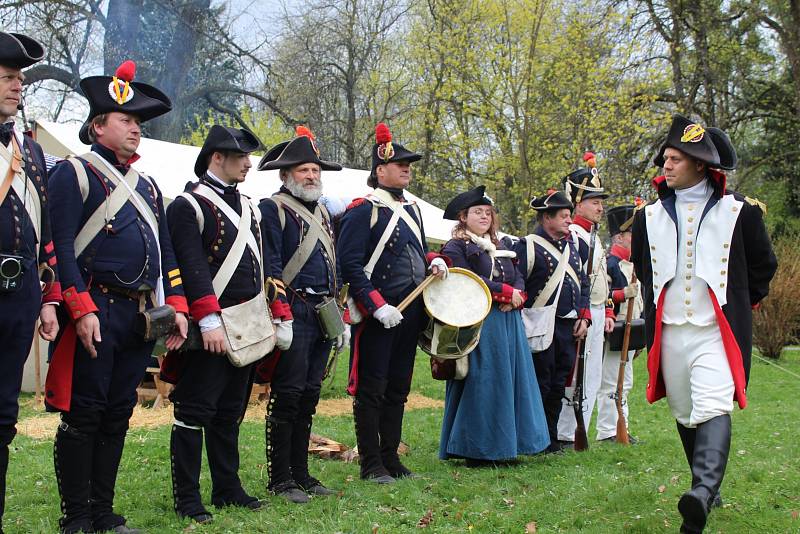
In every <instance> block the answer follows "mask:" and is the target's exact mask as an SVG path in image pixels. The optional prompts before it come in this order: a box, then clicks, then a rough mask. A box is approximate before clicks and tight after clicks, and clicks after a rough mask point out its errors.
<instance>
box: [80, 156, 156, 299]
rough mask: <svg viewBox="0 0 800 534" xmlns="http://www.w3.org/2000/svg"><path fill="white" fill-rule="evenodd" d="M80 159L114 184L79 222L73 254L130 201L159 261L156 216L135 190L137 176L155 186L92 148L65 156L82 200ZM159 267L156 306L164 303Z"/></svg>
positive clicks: (83, 184)
mask: <svg viewBox="0 0 800 534" xmlns="http://www.w3.org/2000/svg"><path fill="white" fill-rule="evenodd" d="M81 159H82V160H84V161H86V162H88V163H90V164H92V166H93V167H94V168H95V169H96V170H97V171H98V172H100V173H102V174H103V176H105V177H106V178H108V180H109V181H110V182H111V183H112V184H114V190H113V191H112V192H111V194H110V195H108V196H107V197H106V199H105V200H104V201H103V202H102V203H101V204H100V205H99V206H98V207H97V209H95V210H94V212H93V213H92V214H91V215H90V216H89V218H88V219H87V220H86V223H85V224H84V225H83V227H82V228H81V229H80V230H79V231H78V235H77V236H75V242H74V249H75V256H76V257H77V256H79V255H80V254H81V253H82V252H83V251H84V250H86V247H87V246H89V243H91V242H92V240H93V239H94V238H95V237H96V236H97V234H99V233H100V232H101V231H102V230H103V228H105V226H106V225H107V224H108V221H110V220H111V219H112V218H113V217H114V216H116V214H117V213H119V210H121V209H122V207H123V206H124V205H125V203H126V202H128V201H130V203H131V204H132V205H133V207H134V208H135V209H136V211H137V212H138V213H139V215H140V216H141V217H142V218H143V219H144V220H145V222H146V223H147V225H148V226H149V227H150V230H151V231H152V232H153V237H154V238H155V240H156V249H157V250H158V259H159V262H160V261H161V240H160V238H159V235H158V234H159V233H158V219H157V218H156V214H155V213H153V210H152V208H151V207H150V204H148V203H147V201H146V200H145V199H144V198H143V197H142V195H141V194H140V193H139V192H138V191H137V190H136V185H137V184H138V182H139V177H140V176H141V177H142V178H143V179H144V180H145V181H146V182H148V184H149V185H150V187H153V188H155V186H154V185H153V184H152V182H150V179H149V178H148V177H146V176H145V175H140V174H139V173H138V172H137V171H136V169H134V168H133V167H130V168H129V169H128V172H127V173H125V176H122V174H121V173H120V172H119V171H118V170H117V169H116V168H115V167H114V166H113V165H112V164H111V163H109V162H108V161H106V160H105V159H103V158H102V157H101V156H99V155H97V154H95V153H94V152H88V153H86V154H83V155H82V156H79V157H78V158H75V157H69V158H67V160H68V161H69V162H70V163H71V164H72V166H73V168H74V169H75V174H76V176H77V180H78V188H79V189H80V191H81V197H82V198H83V200H84V201H85V200H86V198H87V196H88V184H89V180H88V177H87V175H86V169H85V168H84V166H83V164H82V163H81V162H80V160H81ZM161 271H162V269H159V271H158V280H157V282H156V290H155V294H156V305H158V306H161V305H163V304H164V284H163V275H162V272H161Z"/></svg>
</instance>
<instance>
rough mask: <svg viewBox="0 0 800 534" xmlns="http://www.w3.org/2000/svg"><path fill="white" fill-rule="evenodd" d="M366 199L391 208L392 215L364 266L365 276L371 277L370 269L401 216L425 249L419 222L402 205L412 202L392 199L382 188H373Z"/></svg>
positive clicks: (372, 268)
mask: <svg viewBox="0 0 800 534" xmlns="http://www.w3.org/2000/svg"><path fill="white" fill-rule="evenodd" d="M367 199H368V200H369V201H370V202H372V203H373V204H378V205H380V206H385V207H387V208H389V209H390V210H392V216H391V218H390V219H389V223H388V224H387V225H386V229H385V230H384V231H383V234H381V237H380V239H379V240H378V244H377V245H376V246H375V250H373V251H372V255H371V256H370V257H369V261H368V262H367V264H366V265H365V266H364V274H366V275H367V278H369V279H371V278H372V271H373V270H374V269H375V265H377V263H378V259H380V257H381V255H382V254H383V251H384V249H385V248H386V243H388V242H389V238H390V237H392V233H393V232H394V229H395V227H396V226H397V225H398V224H399V222H400V219H401V218H402V219H403V220H404V221H405V223H406V224H407V225H408V227H409V228H410V229H411V231H412V233H413V234H414V237H416V238H417V242H418V243H419V244H420V246H421V247H422V249H423V250H425V244H424V243H423V242H422V231H421V230H420V227H419V223H417V221H415V220H414V218H413V217H412V216H411V214H410V213H408V212H407V211H406V209H405V207H404V206H406V205H413V204H411V203H403V202H399V201H397V200H395V199H393V198H392V196H391V194H390V193H389V192H388V191H384V190H383V189H375V191H373V192H372V193H370V194H368V195H367ZM420 219H421V216H420ZM370 227H372V224H370Z"/></svg>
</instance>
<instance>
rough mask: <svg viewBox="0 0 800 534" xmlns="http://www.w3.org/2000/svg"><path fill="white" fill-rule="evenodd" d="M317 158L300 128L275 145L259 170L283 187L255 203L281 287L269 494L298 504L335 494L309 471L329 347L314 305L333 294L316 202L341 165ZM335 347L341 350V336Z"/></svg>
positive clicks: (327, 244) (329, 255)
mask: <svg viewBox="0 0 800 534" xmlns="http://www.w3.org/2000/svg"><path fill="white" fill-rule="evenodd" d="M319 154H320V153H319V149H318V148H317V142H316V139H315V138H314V135H313V133H311V131H310V130H309V129H308V128H306V127H304V126H299V127H298V128H297V131H296V136H295V137H294V138H293V139H291V140H289V141H285V142H283V143H279V144H278V145H276V146H274V147H273V148H272V149H271V150H270V151H269V152H268V153H267V154H266V155H265V156H264V157H263V158H262V159H261V162H260V163H259V166H258V169H259V170H262V171H266V170H275V169H277V170H278V171H279V172H280V178H281V182H282V183H283V185H282V186H281V188H280V191H279V192H278V193H276V194H274V195H273V196H272V197H271V198H266V199H264V200H262V201H261V204H260V205H259V208H260V210H261V214H262V218H261V229H262V233H263V235H264V258H265V260H264V261H265V263H266V264H267V265H268V272H269V275H270V276H271V278H272V281H273V283H275V284H277V287H278V288H279V289H278V291H279V294H278V297H277V300H278V304H275V305H274V306H275V307H276V308H277V307H281V306H282V308H283V310H284V312H283V313H281V311H278V314H279V315H282V317H280V318H278V319H276V320H279V321H280V322H279V323H278V324H277V330H278V348H279V354H276V355H275V356H274V357H273V359H277V362H274V361H273V362H268V364H269V365H274V366H275V367H274V372H273V374H272V378H271V382H270V397H269V403H268V405H267V419H266V446H267V470H268V473H269V489H270V491H272V492H273V493H274V494H275V495H280V496H281V497H283V498H285V499H287V500H289V501H290V502H295V503H305V502H308V499H309V497H308V496H309V495H331V494H332V493H333V492H332V491H331V490H329V489H328V488H326V487H325V486H324V485H323V484H322V483H321V482H320V481H319V480H317V479H316V478H314V477H313V476H311V474H310V473H309V472H308V440H309V436H310V434H311V421H312V416H313V415H314V413H316V410H317V403H318V402H319V395H320V390H321V387H322V376H323V374H324V372H325V366H326V364H327V362H328V355H329V354H330V352H331V345H332V343H333V342H334V339H333V338H331V337H330V336H329V335H327V334H326V332H325V331H324V330H323V327H322V324H323V323H322V321H321V320H320V318H319V317H318V312H317V308H318V307H320V306H323V305H324V304H325V303H326V302H328V303H329V302H331V301H332V299H333V304H332V306H334V307H335V306H336V303H335V299H336V297H337V293H338V283H337V262H336V252H335V250H334V237H333V225H332V222H331V217H330V214H329V213H328V211H327V209H326V208H325V207H324V206H323V205H322V204H321V203H319V202H318V201H319V199H320V196H321V195H322V181H321V177H320V176H321V173H322V171H339V170H341V169H342V166H341V165H339V164H337V163H332V162H328V161H324V160H321V159H320V155H319ZM287 307H288V308H289V310H287ZM337 310H338V308H337ZM287 312H288V313H287ZM336 313H338V311H336ZM337 342H338V344H339V348H341V345H342V344H343V343H344V334H341V335H339V339H338V340H337Z"/></svg>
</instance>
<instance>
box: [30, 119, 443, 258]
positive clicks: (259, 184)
mask: <svg viewBox="0 0 800 534" xmlns="http://www.w3.org/2000/svg"><path fill="white" fill-rule="evenodd" d="M79 129H80V126H79V125H77V124H58V123H54V122H46V121H36V124H35V135H36V140H37V141H38V142H39V143H40V144H41V145H42V147H43V148H44V150H45V152H47V153H49V154H52V155H53V156H58V157H65V156H66V155H68V154H82V153H84V152H86V151H87V150H88V149H89V147H88V146H86V145H84V144H83V143H81V142H80V140H78V130H79ZM138 152H139V154H140V155H141V156H142V159H140V160H139V161H137V162H136V163H135V164H134V165H133V166H134V167H136V169H137V170H139V171H141V172H143V173H145V174H148V175H150V176H152V177H153V178H154V179H155V180H156V183H157V184H158V186H159V187H160V188H161V191H162V192H163V194H164V196H165V197H166V198H168V199H174V198H175V197H176V196H177V195H178V194H180V193H181V192H182V191H183V188H184V186H185V185H186V182H189V181H196V180H197V178H196V177H195V176H194V174H193V171H192V169H194V162H195V160H196V159H197V155H198V154H199V153H200V149H199V148H198V147H194V146H187V145H180V144H177V143H167V142H165V141H156V140H154V139H146V138H143V139H142V142H141V144H140V145H139V150H138ZM251 159H252V160H253V168H252V169H251V170H250V173H249V174H248V175H247V179H246V180H245V182H244V183H243V184H242V185H241V186H240V188H241V190H242V192H243V193H244V194H246V195H248V196H250V197H251V198H253V199H255V200H260V199H262V198H265V197H268V196H270V195H272V194H273V193H274V192H276V191H277V190H278V189H279V188H280V179H279V178H278V171H265V172H259V171H256V168H257V166H258V160H259V158H258V157H256V156H253V157H252V158H251ZM368 175H369V171H364V170H360V169H348V168H344V169H342V170H341V171H338V172H333V171H326V172H324V173H322V186H323V193H324V195H325V196H326V197H327V198H330V199H337V200H339V201H340V202H342V203H344V205H347V204H349V203H350V202H351V201H352V200H353V199H354V198H358V197H362V196H364V195H365V194H367V193H368V192H369V191H370V188H369V187H367V176H368ZM407 196H408V198H409V199H413V200H415V201H416V202H417V204H419V207H420V209H421V211H422V219H423V224H424V225H425V235H426V237H427V238H428V240H429V241H433V242H437V243H443V242H445V241H447V240H448V239H450V231H451V230H452V228H453V224H454V223H453V221H447V220H445V219H443V218H442V215H444V211H443V210H442V209H440V208H437V207H436V206H434V205H433V204H430V203H429V202H426V201H424V200H422V199H421V198H419V197H416V196H415V195H413V194H411V193H407Z"/></svg>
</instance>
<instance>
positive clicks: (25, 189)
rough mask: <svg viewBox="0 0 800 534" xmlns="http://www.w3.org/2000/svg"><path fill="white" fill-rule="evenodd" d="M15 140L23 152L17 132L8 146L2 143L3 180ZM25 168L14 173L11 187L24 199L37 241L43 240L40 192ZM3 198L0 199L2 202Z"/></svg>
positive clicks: (1, 166)
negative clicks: (27, 176)
mask: <svg viewBox="0 0 800 534" xmlns="http://www.w3.org/2000/svg"><path fill="white" fill-rule="evenodd" d="M14 140H16V141H17V146H18V148H19V150H20V154H22V149H21V146H22V145H20V144H19V139H18V138H17V137H16V133H14V134H13V139H12V140H11V141H10V142H9V143H8V146H3V145H2V144H0V181H2V180H3V179H4V178H5V176H6V174H7V173H8V170H9V167H11V161H12V158H13V157H14V147H13V143H14ZM24 173H25V168H24V167H23V168H22V169H21V170H20V172H16V173H14V177H13V178H12V179H11V189H13V190H14V193H15V194H16V195H17V196H18V197H19V198H20V200H22V203H23V205H24V206H25V210H26V211H27V212H28V216H29V217H30V219H31V221H33V231H34V233H35V235H36V241H37V242H38V241H41V233H42V230H41V228H42V204H41V202H40V200H39V193H38V192H37V191H36V186H35V185H34V184H33V182H31V181H30V180H28V179H27V178H26V176H25V174H24ZM1 201H2V200H0V202H1Z"/></svg>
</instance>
